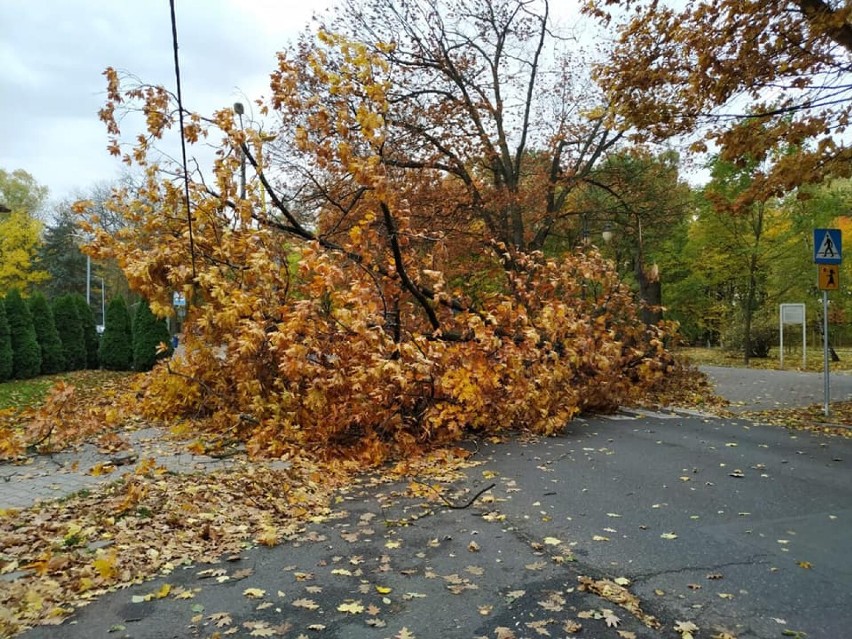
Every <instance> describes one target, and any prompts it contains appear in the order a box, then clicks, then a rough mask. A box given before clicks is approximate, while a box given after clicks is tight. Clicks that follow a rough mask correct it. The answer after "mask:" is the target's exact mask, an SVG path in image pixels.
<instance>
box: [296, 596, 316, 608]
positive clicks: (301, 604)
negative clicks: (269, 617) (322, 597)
mask: <svg viewBox="0 0 852 639" xmlns="http://www.w3.org/2000/svg"><path fill="white" fill-rule="evenodd" d="M293 605H294V606H296V608H306V609H308V610H316V609H317V608H319V605H317V602H315V601H314V600H313V599H304V598H302V599H296V600H295V601H294V602H293Z"/></svg>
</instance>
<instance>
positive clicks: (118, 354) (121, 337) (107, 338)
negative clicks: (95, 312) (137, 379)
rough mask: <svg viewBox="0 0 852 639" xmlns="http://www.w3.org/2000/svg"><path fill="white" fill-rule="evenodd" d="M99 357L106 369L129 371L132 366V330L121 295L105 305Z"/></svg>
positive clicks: (125, 304)
mask: <svg viewBox="0 0 852 639" xmlns="http://www.w3.org/2000/svg"><path fill="white" fill-rule="evenodd" d="M99 358H100V363H101V366H102V367H103V368H106V369H107V370H113V371H129V370H131V369H132V368H133V331H132V329H131V325H130V314H129V313H128V311H127V303H126V302H125V301H124V298H123V297H114V298H113V299H112V300H110V303H109V306H108V307H107V316H106V325H105V326H104V332H103V335H102V336H101V345H100V351H99Z"/></svg>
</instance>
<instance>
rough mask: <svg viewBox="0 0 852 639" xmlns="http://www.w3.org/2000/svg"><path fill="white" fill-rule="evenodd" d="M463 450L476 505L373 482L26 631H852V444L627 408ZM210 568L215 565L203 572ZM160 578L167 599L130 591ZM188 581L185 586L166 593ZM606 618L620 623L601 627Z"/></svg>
mask: <svg viewBox="0 0 852 639" xmlns="http://www.w3.org/2000/svg"><path fill="white" fill-rule="evenodd" d="M473 459H474V460H478V461H480V462H481V464H480V465H478V466H476V467H473V468H470V469H469V470H468V471H467V478H466V479H465V480H463V481H460V482H457V483H455V484H454V485H453V486H452V488H453V489H454V490H456V491H457V492H456V493H453V492H452V491H448V492H447V495H448V497H450V498H452V499H458V500H460V501H461V502H464V501H465V500H466V499H467V498H469V497H470V496H472V495H474V494H475V493H476V492H477V491H479V490H480V489H481V488H483V487H485V486H487V485H488V484H490V483H495V484H496V486H495V488H494V489H493V490H492V491H490V493H486V495H484V496H483V498H480V499H479V500H477V501H476V503H475V504H474V505H473V506H472V507H470V508H467V509H461V510H450V509H447V508H444V507H442V506H441V502H438V501H435V500H428V499H425V498H415V497H412V496H411V495H408V496H404V495H403V493H404V492H405V490H406V488H407V487H406V486H405V485H384V486H381V485H379V486H371V485H369V482H367V483H366V484H365V485H363V486H362V487H359V488H354V489H353V490H352V491H351V492H350V493H349V494H348V495H346V496H345V497H344V498H343V501H342V502H341V503H340V504H339V507H338V509H337V514H336V515H335V516H333V517H332V518H330V519H329V520H327V521H324V522H320V523H317V524H314V525H312V526H311V527H309V528H308V529H307V530H306V531H305V533H304V534H303V535H302V536H301V537H300V538H299V539H298V540H295V541H293V542H289V543H286V544H282V545H280V546H278V547H275V548H272V549H267V548H252V549H247V550H246V552H244V553H242V554H241V555H240V558H239V559H237V560H235V561H233V562H223V563H222V564H220V565H216V566H212V567H211V566H189V567H181V568H178V569H177V570H175V571H174V572H173V573H171V574H170V575H167V576H164V577H163V578H161V579H159V580H157V581H154V582H148V583H145V584H142V585H139V586H134V587H133V588H130V589H127V590H122V591H119V592H116V593H112V594H108V595H105V596H103V597H102V598H101V599H99V600H98V601H96V602H95V603H93V604H91V605H89V606H87V607H85V608H83V609H81V610H80V612H79V613H78V614H77V616H76V618H75V619H74V620H73V622H72V623H68V622H66V623H65V624H63V625H62V626H58V627H42V628H38V629H34V630H32V631H30V632H28V633H26V634H25V635H24V636H25V637H28V638H31V639H36V638H61V639H65V638H68V639H71V638H78V637H79V638H81V639H82V638H86V639H91V638H94V637H110V638H116V637H131V638H134V639H143V638H144V639H155V638H156V639H163V638H167V637H168V638H173V637H174V638H177V637H214V636H217V635H215V633H216V632H219V633H224V632H225V631H227V630H233V629H234V628H236V629H237V630H236V632H234V633H233V634H230V635H224V634H222V635H218V636H236V637H251V636H274V637H277V636H286V637H294V638H295V637H300V636H302V635H304V636H307V637H339V638H346V639H349V638H352V639H359V638H362V637H363V638H368V637H369V638H377V639H384V638H386V637H387V638H390V637H394V636H397V635H399V636H402V637H406V636H407V635H405V634H400V633H402V630H403V628H405V629H406V630H408V631H409V632H410V633H411V634H410V636H413V637H416V638H417V639H425V638H435V639H439V638H445V637H446V638H459V639H471V638H473V637H489V638H494V637H501V636H502V637H509V636H512V635H506V634H503V635H501V634H500V633H501V632H504V633H505V631H501V630H498V628H508V629H510V630H512V632H513V633H514V636H515V637H517V638H518V639H520V638H522V637H541V636H546V635H544V634H542V633H541V632H540V630H539V629H544V630H546V631H547V632H549V633H550V635H549V636H554V637H566V636H573V635H572V633H571V632H569V630H570V626H566V625H565V624H566V622H574V623H582V625H583V627H584V629H583V630H582V632H581V633H580V634H579V636H580V637H613V638H615V639H618V637H619V635H617V634H616V632H617V631H618V630H621V631H628V632H633V633H635V636H636V637H640V638H641V637H679V636H680V635H679V633H676V632H674V630H673V628H674V625H675V623H676V622H677V621H681V622H686V621H689V622H692V623H694V624H696V625H697V626H698V627H699V628H701V631H700V632H699V633H698V635H697V637H698V639H703V638H706V637H711V636H713V634H714V633H718V632H721V631H726V632H728V633H730V635H732V636H734V637H736V638H737V639H756V638H761V639H770V638H773V639H774V638H778V637H781V636H782V633H783V632H784V631H788V632H793V631H798V632H803V633H807V635H806V636H807V637H808V639H818V638H821V637H825V638H832V639H835V638H841V637H852V606H850V605H849V604H850V603H852V470H851V469H852V440H841V439H832V438H827V437H822V436H813V435H810V434H798V435H796V434H792V433H790V432H789V431H787V430H785V429H781V428H777V427H769V426H755V425H753V424H749V423H748V422H743V421H736V420H722V419H717V418H701V417H692V416H685V415H674V414H659V415H656V416H654V415H652V416H636V415H634V416H632V417H631V416H630V415H623V414H622V415H619V416H615V417H614V418H609V419H607V418H597V417H596V418H593V419H589V420H577V421H576V422H575V423H573V424H572V425H571V427H570V428H569V430H568V432H567V433H565V434H564V435H563V436H560V437H556V438H550V439H544V440H536V441H528V442H522V441H514V442H510V443H503V444H490V443H485V442H482V443H480V444H478V447H477V453H476V454H475V455H474V458H473ZM414 488H415V489H416V488H417V485H415V486H414ZM420 489H421V490H423V487H422V486H420ZM429 492H430V491H429V490H425V492H424V495H428V494H429ZM403 524H404V525H403ZM572 555H573V558H574V561H567V562H565V563H558V562H557V561H554V557H556V556H559V557H562V558H565V559H569V558H571V556H572ZM210 568H212V569H214V570H219V571H221V572H220V573H217V574H215V575H210V574H206V573H203V571H204V570H207V569H210ZM247 569H248V570H247ZM247 572H248V574H247ZM579 575H588V576H592V577H595V578H600V577H609V578H613V579H614V578H618V577H623V578H626V579H629V580H630V582H631V585H630V590H631V591H632V592H633V593H635V594H636V595H638V597H639V598H640V600H641V603H642V607H643V609H644V610H645V611H646V612H648V613H649V614H653V615H656V616H657V617H658V618H659V619H660V621H662V623H663V628H662V629H661V630H652V629H649V628H646V627H645V626H643V625H642V624H641V623H640V622H639V621H638V620H637V619H635V618H634V617H632V616H631V615H630V614H629V613H627V612H626V611H624V610H621V609H620V608H618V606H617V605H615V604H613V603H610V602H608V601H606V600H604V599H601V598H599V597H597V596H594V595H590V594H588V593H582V592H579V591H578V589H577V585H578V581H577V578H578V576H579ZM223 576H225V577H229V578H228V579H221V578H222V577H223ZM164 583H168V584H170V586H171V588H172V594H170V595H169V596H167V597H165V598H163V599H152V600H151V601H142V602H140V603H134V602H133V601H134V599H133V598H134V596H135V597H136V598H137V601H138V600H139V599H140V598H141V597H144V595H150V594H151V593H153V592H156V591H157V590H158V589H159V588H160V586H161V585H162V584H164ZM181 588H186V589H187V590H188V591H190V592H191V593H192V598H191V599H175V598H174V596H173V594H174V593H177V592H180V589H181ZM247 589H259V590H258V591H255V592H254V593H253V594H254V595H257V597H256V598H252V596H251V595H247V594H245V593H246V592H247V591H248V590H247ZM388 589H390V590H388ZM261 591H262V594H259V593H260V592H261ZM248 592H250V593H251V591H248ZM305 600H310V601H311V602H312V605H315V606H316V608H313V607H312V605H309V604H307V603H306V602H305ZM341 605H344V608H343V609H342V610H340V609H339V606H341ZM347 605H351V606H354V608H352V609H350V610H349V611H347V609H346V607H345V606H347ZM305 606H308V607H305ZM369 606H374V608H372V609H370V608H369ZM359 607H363V609H364V610H363V611H358V608H359ZM353 610H354V612H353ZM602 610H612V611H613V612H614V613H615V615H616V616H618V617H619V618H620V622H619V625H618V626H617V627H608V626H607V623H606V619H604V618H600V617H601V614H602V613H601V611H602ZM591 611H595V612H596V613H597V616H598V617H599V618H597V619H596V618H594V615H593V614H592V612H591ZM223 615H227V618H226V617H224V616H223ZM590 615H592V617H591V618H588V617H589V616H590ZM370 620H372V621H370ZM224 621H227V623H224ZM217 624H221V625H220V626H218V627H217ZM269 629H272V630H275V631H276V632H278V634H265V633H266V632H267V630H269ZM628 636H629V635H628ZM788 636H790V635H788ZM799 636H800V637H804V636H805V635H804V634H802V635H799Z"/></svg>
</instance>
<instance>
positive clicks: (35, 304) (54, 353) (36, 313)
mask: <svg viewBox="0 0 852 639" xmlns="http://www.w3.org/2000/svg"><path fill="white" fill-rule="evenodd" d="M29 305H30V314H32V316H33V327H34V328H35V332H36V339H37V340H38V345H39V349H40V352H41V374H42V375H52V374H53V373H61V372H62V371H64V370H65V353H64V352H63V350H62V340H61V339H60V337H59V331H58V330H57V329H56V322H55V321H54V318H53V311H52V310H51V308H50V304H48V303H47V298H46V297H45V296H44V295H42V294H41V293H36V294H34V295H33V296H32V297H31V298H30V300H29Z"/></svg>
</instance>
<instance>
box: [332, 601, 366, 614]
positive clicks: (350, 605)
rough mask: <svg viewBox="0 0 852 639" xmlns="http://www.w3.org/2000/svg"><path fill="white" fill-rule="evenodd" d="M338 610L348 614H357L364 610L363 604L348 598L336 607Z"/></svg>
mask: <svg viewBox="0 0 852 639" xmlns="http://www.w3.org/2000/svg"><path fill="white" fill-rule="evenodd" d="M337 610H338V611H339V612H348V613H349V614H350V615H359V614H361V613H362V612H364V606H363V605H361V602H360V601H354V600H349V601H347V602H346V603H342V604H340V605H339V606H338V607H337Z"/></svg>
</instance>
